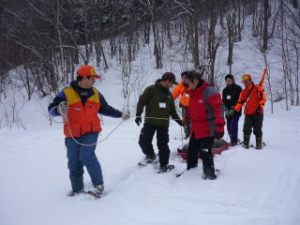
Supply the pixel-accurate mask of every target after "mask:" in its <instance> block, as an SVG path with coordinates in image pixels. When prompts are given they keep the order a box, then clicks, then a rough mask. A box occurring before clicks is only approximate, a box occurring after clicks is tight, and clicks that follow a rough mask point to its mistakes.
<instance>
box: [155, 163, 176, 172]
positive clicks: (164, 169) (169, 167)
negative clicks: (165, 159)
mask: <svg viewBox="0 0 300 225" xmlns="http://www.w3.org/2000/svg"><path fill="white" fill-rule="evenodd" d="M174 168H175V166H174V165H165V166H161V167H160V169H159V171H158V173H167V172H170V171H171V170H173V169H174Z"/></svg>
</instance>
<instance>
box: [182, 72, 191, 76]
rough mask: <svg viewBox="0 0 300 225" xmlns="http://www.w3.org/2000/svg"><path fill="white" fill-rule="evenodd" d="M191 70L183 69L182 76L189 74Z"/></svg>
mask: <svg viewBox="0 0 300 225" xmlns="http://www.w3.org/2000/svg"><path fill="white" fill-rule="evenodd" d="M189 72H190V71H183V72H182V73H181V77H183V76H186V75H188V73H189Z"/></svg>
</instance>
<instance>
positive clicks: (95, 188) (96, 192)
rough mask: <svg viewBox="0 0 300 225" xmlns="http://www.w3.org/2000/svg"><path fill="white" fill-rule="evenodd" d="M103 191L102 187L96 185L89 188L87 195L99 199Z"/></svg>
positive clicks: (101, 185)
mask: <svg viewBox="0 0 300 225" xmlns="http://www.w3.org/2000/svg"><path fill="white" fill-rule="evenodd" d="M103 191H104V185H103V184H100V185H96V186H93V187H91V188H90V189H89V190H88V191H87V193H88V194H90V195H93V196H94V197H95V198H101V195H102V193H103Z"/></svg>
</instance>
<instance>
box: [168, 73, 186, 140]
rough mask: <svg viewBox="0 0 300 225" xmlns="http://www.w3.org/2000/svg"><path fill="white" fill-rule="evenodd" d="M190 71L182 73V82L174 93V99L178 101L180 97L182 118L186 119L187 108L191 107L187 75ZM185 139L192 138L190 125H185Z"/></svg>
mask: <svg viewBox="0 0 300 225" xmlns="http://www.w3.org/2000/svg"><path fill="white" fill-rule="evenodd" d="M188 73H189V71H185V72H183V73H181V82H180V83H179V84H178V85H177V86H176V87H175V88H174V90H173V91H172V97H173V99H174V100H175V99H177V98H178V97H179V96H180V100H179V107H180V108H181V110H182V118H184V117H185V114H186V111H187V108H188V106H189V101H190V96H189V91H190V88H189V85H188V83H187V74H188ZM184 132H185V137H186V138H188V137H189V136H190V126H189V123H186V124H185V125H184Z"/></svg>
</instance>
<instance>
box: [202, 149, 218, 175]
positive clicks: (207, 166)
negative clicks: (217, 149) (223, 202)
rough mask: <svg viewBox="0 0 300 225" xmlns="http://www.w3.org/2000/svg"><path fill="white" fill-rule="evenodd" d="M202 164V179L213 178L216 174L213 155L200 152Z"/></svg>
mask: <svg viewBox="0 0 300 225" xmlns="http://www.w3.org/2000/svg"><path fill="white" fill-rule="evenodd" d="M202 166H203V176H202V178H203V179H204V180H206V179H209V180H215V179H217V176H216V174H215V164H214V160H213V156H212V155H209V154H205V153H204V154H202Z"/></svg>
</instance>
